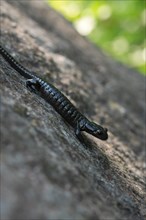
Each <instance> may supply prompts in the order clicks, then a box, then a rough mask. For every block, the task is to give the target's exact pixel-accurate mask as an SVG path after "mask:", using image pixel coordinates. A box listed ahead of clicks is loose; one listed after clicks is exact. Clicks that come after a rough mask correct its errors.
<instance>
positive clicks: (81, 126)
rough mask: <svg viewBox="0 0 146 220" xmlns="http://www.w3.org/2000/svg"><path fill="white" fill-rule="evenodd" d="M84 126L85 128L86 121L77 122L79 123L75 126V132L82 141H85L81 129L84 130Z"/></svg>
mask: <svg viewBox="0 0 146 220" xmlns="http://www.w3.org/2000/svg"><path fill="white" fill-rule="evenodd" d="M83 128H84V121H80V122H77V125H76V127H75V134H76V136H77V138H78V139H79V140H80V141H83V137H82V134H81V131H83Z"/></svg>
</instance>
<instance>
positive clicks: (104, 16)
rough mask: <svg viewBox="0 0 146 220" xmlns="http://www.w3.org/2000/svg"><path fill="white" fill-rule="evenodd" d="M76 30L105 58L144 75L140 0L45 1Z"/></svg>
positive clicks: (145, 14) (144, 15)
mask: <svg viewBox="0 0 146 220" xmlns="http://www.w3.org/2000/svg"><path fill="white" fill-rule="evenodd" d="M48 2H49V4H50V5H51V6H52V7H54V8H55V9H56V10H58V11H60V12H61V13H62V14H63V15H64V16H65V17H66V18H67V19H68V20H69V21H71V22H72V23H73V24H74V26H75V28H76V30H77V31H78V32H79V33H80V34H82V35H84V36H87V37H88V38H89V39H90V40H91V41H92V42H93V43H95V44H96V45H98V46H100V47H101V48H103V50H104V51H107V53H108V54H110V55H111V56H113V57H114V58H116V59H117V60H120V61H122V62H124V63H126V64H128V65H129V66H131V67H134V68H136V69H138V70H139V71H140V72H141V73H144V72H145V59H146V54H145V53H146V41H145V39H144V38H145V26H146V8H145V1H143V0H121V1H118V0H117V1H114V0H113V1H108V0H101V1H98V0H48Z"/></svg>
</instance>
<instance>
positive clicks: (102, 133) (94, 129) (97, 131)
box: [85, 121, 108, 140]
mask: <svg viewBox="0 0 146 220" xmlns="http://www.w3.org/2000/svg"><path fill="white" fill-rule="evenodd" d="M85 131H86V132H87V133H89V134H91V135H93V136H95V137H97V138H99V139H101V140H107V139H108V134H107V131H108V130H107V128H103V127H102V126H100V125H98V124H96V123H94V122H90V121H88V122H87V123H86V125H85Z"/></svg>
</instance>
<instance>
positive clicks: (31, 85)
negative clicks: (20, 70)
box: [26, 79, 40, 94]
mask: <svg viewBox="0 0 146 220" xmlns="http://www.w3.org/2000/svg"><path fill="white" fill-rule="evenodd" d="M26 87H27V88H28V89H29V91H30V92H34V93H36V94H38V92H39V88H40V84H39V82H38V80H37V79H28V80H26Z"/></svg>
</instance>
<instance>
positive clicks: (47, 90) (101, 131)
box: [0, 45, 108, 140]
mask: <svg viewBox="0 0 146 220" xmlns="http://www.w3.org/2000/svg"><path fill="white" fill-rule="evenodd" d="M0 54H1V55H2V56H3V58H4V59H5V60H6V61H7V62H8V63H9V64H10V66H12V67H13V68H14V69H15V70H16V71H17V72H18V73H20V74H21V75H22V76H23V77H25V78H26V79H27V80H26V86H27V88H28V89H29V90H31V91H33V92H35V93H36V94H39V95H40V96H41V97H42V98H43V99H45V100H46V101H47V102H48V103H50V104H51V105H52V106H53V107H54V109H55V110H56V111H57V112H58V113H59V114H60V115H61V116H62V117H63V118H64V119H65V120H66V121H67V122H68V123H69V124H70V125H71V126H72V127H73V128H74V129H75V134H76V135H77V136H78V137H80V133H81V131H86V132H87V133H89V134H91V135H93V136H95V137H97V138H99V139H101V140H107V138H108V134H107V128H103V127H102V126H100V125H98V124H96V123H94V122H91V121H89V120H88V119H87V118H86V117H85V116H84V115H82V114H81V113H80V112H79V111H78V110H77V108H76V107H75V106H74V105H73V104H72V103H71V102H70V101H69V99H68V98H67V97H66V96H65V95H63V93H61V92H60V91H59V90H58V89H57V88H56V87H55V86H53V85H52V84H50V83H46V82H45V81H43V80H42V79H40V78H39V77H37V76H35V75H34V74H33V73H32V72H31V71H29V70H27V69H26V68H24V67H23V66H22V65H21V64H20V63H18V62H17V61H16V60H15V59H14V58H13V57H12V56H11V55H10V54H9V53H8V52H7V51H6V50H5V49H4V48H3V47H2V46H1V45H0Z"/></svg>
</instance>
